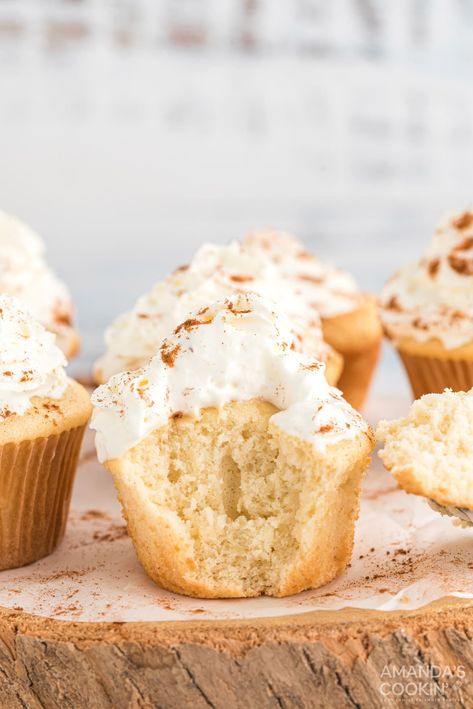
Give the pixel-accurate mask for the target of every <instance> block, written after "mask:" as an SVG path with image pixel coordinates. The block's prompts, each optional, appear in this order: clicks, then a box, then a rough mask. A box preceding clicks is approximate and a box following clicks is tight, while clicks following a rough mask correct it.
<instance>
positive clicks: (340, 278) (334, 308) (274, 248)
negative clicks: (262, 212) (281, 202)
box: [242, 228, 363, 318]
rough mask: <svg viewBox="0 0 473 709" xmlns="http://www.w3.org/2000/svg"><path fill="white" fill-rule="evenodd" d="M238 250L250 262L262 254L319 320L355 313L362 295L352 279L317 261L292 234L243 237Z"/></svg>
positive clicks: (266, 231)
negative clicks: (245, 254) (318, 316)
mask: <svg viewBox="0 0 473 709" xmlns="http://www.w3.org/2000/svg"><path fill="white" fill-rule="evenodd" d="M242 246H243V249H244V251H245V252H247V253H248V254H249V255H250V256H252V257H253V258H254V257H255V256H256V257H257V256H258V254H261V253H263V254H265V256H266V258H269V259H270V260H271V261H272V262H273V263H274V264H275V265H276V267H277V268H278V270H279V271H280V272H281V275H282V276H283V278H284V279H285V280H288V281H289V282H290V283H291V284H292V287H293V289H294V291H295V293H296V294H297V295H299V296H300V298H301V299H302V300H303V301H304V302H305V303H306V304H307V305H308V306H311V307H312V308H315V310H317V312H318V313H319V314H320V316H321V317H322V318H333V317H336V316H337V315H343V314H345V313H350V312H353V311H354V310H357V309H358V308H359V307H360V305H361V301H362V297H363V296H362V294H361V293H360V290H359V289H358V286H357V284H356V282H355V280H354V278H353V277H352V276H350V275H349V274H348V273H346V272H345V271H342V270H340V269H338V268H335V267H333V266H331V265H329V264H326V263H324V262H322V261H320V260H319V259H318V258H317V257H316V256H314V255H313V254H311V253H310V252H309V251H307V250H306V249H305V248H304V246H303V244H302V242H301V241H300V240H299V239H297V238H296V237H295V236H293V235H292V234H288V233H286V232H283V231H276V230H274V229H269V228H267V229H260V230H258V231H254V232H250V233H249V234H247V235H246V236H245V237H244V239H243V241H242Z"/></svg>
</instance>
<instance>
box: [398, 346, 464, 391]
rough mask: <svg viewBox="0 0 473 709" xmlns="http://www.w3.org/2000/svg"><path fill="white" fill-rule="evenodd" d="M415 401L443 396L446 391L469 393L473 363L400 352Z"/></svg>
mask: <svg viewBox="0 0 473 709" xmlns="http://www.w3.org/2000/svg"><path fill="white" fill-rule="evenodd" d="M398 352H399V356H400V358H401V360H402V362H403V364H404V367H405V369H406V372H407V376H408V377H409V381H410V384H411V388H412V393H413V395H414V398H415V399H418V398H419V397H420V396H423V395H424V394H432V393H434V394H441V393H442V392H443V390H444V389H446V388H449V389H453V391H468V390H469V389H471V388H472V387H473V361H468V360H455V359H439V358H437V357H425V356H418V355H412V354H408V353H406V352H402V351H401V350H399V351H398Z"/></svg>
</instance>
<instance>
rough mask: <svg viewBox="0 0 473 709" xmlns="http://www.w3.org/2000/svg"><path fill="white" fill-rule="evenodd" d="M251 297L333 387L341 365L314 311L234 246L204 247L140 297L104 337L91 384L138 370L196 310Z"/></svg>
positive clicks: (255, 255) (275, 271)
mask: <svg viewBox="0 0 473 709" xmlns="http://www.w3.org/2000/svg"><path fill="white" fill-rule="evenodd" d="M247 292H251V293H257V294H258V295H261V296H263V297H267V298H269V299H270V300H271V301H273V302H274V303H275V304H276V305H277V306H278V307H279V308H280V309H281V310H282V311H283V312H284V313H285V314H286V315H287V316H288V317H289V318H290V321H291V325H292V328H293V330H294V333H295V335H296V337H295V340H294V348H295V349H296V350H298V351H300V352H304V353H306V354H308V355H310V356H312V357H315V358H316V359H318V360H320V361H322V362H324V363H325V364H326V375H327V378H328V380H329V382H330V383H331V384H336V383H337V382H338V381H339V378H340V374H341V372H342V367H343V360H342V357H341V355H339V354H338V353H337V352H336V351H335V350H334V349H333V348H332V347H331V346H330V345H329V344H328V343H327V342H325V340H324V335H323V329H322V322H321V320H320V317H319V314H318V312H317V310H316V309H314V308H313V307H312V306H311V305H308V304H307V302H306V300H305V299H304V297H303V296H302V294H301V293H299V292H297V290H296V289H294V287H293V284H292V283H291V282H290V281H289V280H288V279H287V278H285V277H284V276H283V274H282V272H281V269H280V268H279V267H278V266H277V264H275V263H273V261H272V260H271V259H269V258H268V256H267V254H266V253H265V252H264V251H262V250H259V251H257V252H253V251H250V250H247V249H246V248H245V247H244V245H242V244H241V243H240V242H237V241H234V242H232V243H230V244H228V245H227V246H218V245H216V244H204V245H203V246H202V247H201V248H200V249H199V251H198V252H197V253H196V254H195V256H194V258H193V259H192V261H191V263H190V264H189V266H184V267H181V268H179V269H177V271H175V272H174V273H173V274H171V275H170V276H168V277H167V278H166V279H164V280H163V281H161V282H159V283H157V284H156V285H155V286H154V288H153V289H152V291H151V292H150V293H148V294H146V295H144V296H143V297H141V298H140V299H139V300H138V302H137V303H136V305H135V306H134V308H133V309H132V310H131V311H130V312H128V313H124V314H123V315H121V316H120V317H119V318H118V319H117V320H116V321H115V323H114V324H113V325H112V326H111V327H110V328H109V330H108V331H107V333H106V343H107V352H106V353H105V354H104V355H103V357H101V358H100V359H99V360H98V361H97V363H96V365H95V368H94V377H95V380H96V381H97V383H103V382H105V381H107V379H109V378H110V377H111V376H112V375H113V374H117V373H118V372H123V371H129V370H133V369H137V368H138V367H141V366H143V365H144V364H146V362H147V361H148V360H149V359H150V358H151V357H152V356H154V355H155V354H156V352H157V351H158V350H159V348H160V346H161V343H162V341H163V339H164V338H165V337H167V336H168V335H169V334H171V333H172V331H173V330H174V328H176V327H177V326H178V325H179V324H180V323H181V322H183V321H184V320H186V318H188V317H190V314H191V313H192V312H195V311H196V310H198V309H199V308H201V307H205V306H207V305H210V304H211V303H213V302H214V301H215V300H218V299H219V298H225V297H228V296H231V295H232V294H234V293H247Z"/></svg>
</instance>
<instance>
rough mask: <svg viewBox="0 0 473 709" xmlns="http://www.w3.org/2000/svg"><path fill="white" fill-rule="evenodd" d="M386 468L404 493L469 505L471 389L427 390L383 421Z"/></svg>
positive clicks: (472, 504)
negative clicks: (404, 412) (401, 413)
mask: <svg viewBox="0 0 473 709" xmlns="http://www.w3.org/2000/svg"><path fill="white" fill-rule="evenodd" d="M377 435H378V438H379V439H380V440H381V441H384V442H385V446H384V449H383V450H381V451H380V457H381V458H382V460H383V462H384V464H385V466H386V467H387V468H388V470H390V471H391V472H392V473H393V475H394V476H395V477H396V478H397V480H398V481H399V483H400V484H401V486H402V487H403V488H405V489H406V490H407V491H408V492H411V493H414V494H418V495H424V496H425V497H428V498H432V499H433V500H435V501H436V502H438V503H439V504H441V505H447V506H458V507H466V508H468V509H473V466H472V459H471V451H472V450H473V393H471V392H468V393H465V392H452V391H448V390H446V391H445V392H444V393H443V394H427V395H425V396H422V397H421V398H420V399H418V400H417V401H415V402H414V403H413V404H412V406H411V409H410V412H409V415H408V416H407V417H406V418H404V419H398V420H396V421H382V422H381V423H380V424H379V426H378V430H377Z"/></svg>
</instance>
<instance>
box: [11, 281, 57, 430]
mask: <svg viewBox="0 0 473 709" xmlns="http://www.w3.org/2000/svg"><path fill="white" fill-rule="evenodd" d="M65 365H66V359H65V357H64V354H63V353H62V352H61V350H60V349H59V348H58V347H57V346H56V344H55V337H54V335H53V334H52V333H51V332H48V331H47V330H46V329H45V328H44V327H43V326H42V325H41V324H40V323H38V322H36V320H35V319H34V318H33V317H32V316H31V315H30V314H29V313H28V312H27V311H26V310H25V309H24V308H23V306H22V305H21V304H20V302H19V301H18V300H17V299H16V298H12V297H10V296H7V295H0V425H1V422H2V420H4V419H6V418H9V417H11V416H13V415H21V414H24V413H25V412H26V411H28V409H29V408H30V407H31V406H32V399H33V398H34V397H48V398H51V399H59V398H61V397H62V395H63V394H64V392H65V390H66V388H67V385H68V379H67V376H66V372H65V369H64V367H65ZM54 406H55V405H54V404H53V403H51V404H50V406H49V408H50V409H53V408H54Z"/></svg>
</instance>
